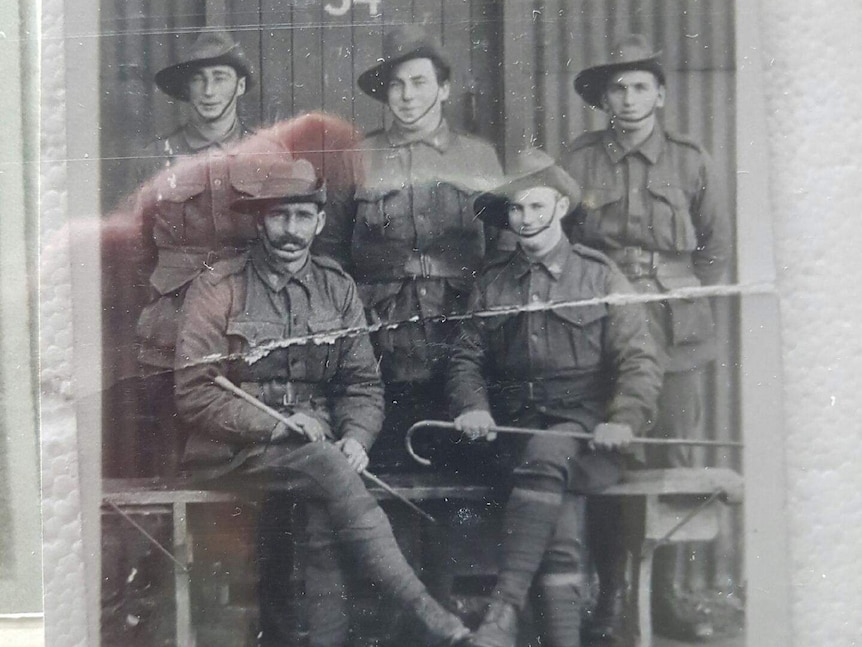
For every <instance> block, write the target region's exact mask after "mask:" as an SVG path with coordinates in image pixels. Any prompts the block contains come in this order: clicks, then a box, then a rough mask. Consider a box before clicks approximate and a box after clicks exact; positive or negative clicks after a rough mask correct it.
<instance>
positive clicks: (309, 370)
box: [303, 314, 344, 382]
mask: <svg viewBox="0 0 862 647" xmlns="http://www.w3.org/2000/svg"><path fill="white" fill-rule="evenodd" d="M308 335H309V339H308V340H307V341H306V343H305V344H303V349H304V351H305V377H304V378H303V379H305V380H306V381H308V382H326V381H328V380H330V379H332V378H333V377H334V376H335V373H336V372H337V371H338V354H339V349H340V348H341V340H342V337H343V335H344V323H343V321H342V320H341V317H339V316H338V315H326V314H324V315H321V316H320V317H318V318H314V319H309V320H308Z"/></svg>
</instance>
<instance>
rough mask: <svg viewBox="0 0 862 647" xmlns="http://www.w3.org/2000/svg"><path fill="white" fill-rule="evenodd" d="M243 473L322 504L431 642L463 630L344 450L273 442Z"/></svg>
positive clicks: (354, 554) (360, 564)
mask: <svg viewBox="0 0 862 647" xmlns="http://www.w3.org/2000/svg"><path fill="white" fill-rule="evenodd" d="M237 476H238V477H239V478H241V480H242V482H243V483H244V484H245V485H246V486H248V485H250V484H254V483H256V484H257V485H258V486H259V487H269V488H273V487H278V486H281V487H286V488H288V489H289V490H291V491H292V492H293V493H294V494H295V495H296V496H297V497H301V498H302V499H304V500H306V501H307V502H308V504H309V505H311V506H317V507H319V508H320V509H322V510H323V511H324V512H325V514H326V516H327V518H328V521H329V524H330V527H331V528H332V530H333V532H334V534H335V536H336V537H337V540H338V546H339V548H340V550H341V551H342V553H341V554H342V556H344V557H346V558H348V559H349V560H350V561H352V562H354V565H355V568H356V569H357V572H360V573H362V574H363V575H364V576H365V577H367V578H368V579H369V580H371V582H372V584H373V585H375V586H376V587H378V589H379V590H380V591H381V593H382V594H383V595H385V596H388V597H390V598H392V599H393V600H394V601H395V602H396V604H399V605H400V606H403V607H405V609H406V610H407V611H408V612H410V613H411V615H412V616H413V617H414V619H415V620H416V621H418V622H419V623H420V624H421V625H423V626H424V628H425V630H426V633H427V634H428V644H429V645H430V644H436V643H438V642H442V641H443V640H444V639H448V638H451V637H452V636H456V635H458V634H460V633H463V631H464V629H463V625H462V624H461V622H460V621H459V620H458V619H457V618H456V617H454V616H452V615H451V614H449V613H448V612H446V611H444V610H443V609H442V608H441V607H440V606H439V605H437V603H436V602H434V601H433V600H432V599H431V598H430V596H429V595H428V593H427V591H426V589H425V586H424V585H423V584H422V582H420V581H419V578H418V577H417V576H416V574H415V573H414V572H413V569H412V568H410V565H409V564H408V563H407V560H406V559H405V558H404V556H403V554H402V553H401V550H400V549H399V548H398V544H397V543H396V541H395V536H394V535H393V534H392V528H391V526H390V525H389V520H388V519H387V518H386V515H385V514H384V513H383V511H382V510H381V509H380V506H379V505H378V504H377V502H376V501H375V500H374V498H373V497H372V496H371V495H370V494H369V493H368V491H367V490H366V489H365V485H364V484H363V483H362V480H361V478H360V477H359V475H358V474H357V473H356V472H355V471H354V470H353V469H352V468H351V467H350V466H349V464H348V463H347V461H346V459H345V458H344V456H343V455H342V454H341V452H340V451H339V450H338V449H336V448H335V447H333V446H332V445H328V444H325V443H313V444H306V445H302V446H299V447H295V446H293V447H292V446H287V445H275V446H270V447H268V448H267V450H266V451H265V452H264V453H262V454H260V455H257V456H253V457H251V458H249V460H248V461H247V462H246V463H244V464H243V466H242V469H241V473H240V474H238V475H237Z"/></svg>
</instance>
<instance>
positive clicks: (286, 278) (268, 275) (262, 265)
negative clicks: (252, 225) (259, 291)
mask: <svg viewBox="0 0 862 647" xmlns="http://www.w3.org/2000/svg"><path fill="white" fill-rule="evenodd" d="M251 264H252V266H253V267H254V269H255V271H256V272H257V275H258V276H259V277H260V279H261V280H262V281H263V282H264V283H266V285H267V287H268V288H269V289H270V290H272V291H273V292H279V291H281V290H283V289H284V288H285V287H286V286H287V284H288V283H290V282H291V281H296V282H297V283H298V284H299V285H301V286H302V287H303V288H305V289H306V290H307V289H308V286H307V283H308V281H309V280H310V276H309V274H310V273H311V258H310V256H309V258H307V259H306V261H305V265H303V266H302V269H300V270H299V271H298V272H296V273H290V272H288V271H287V270H285V269H284V268H283V267H279V266H278V265H276V264H275V263H273V261H272V259H271V258H270V257H269V256H268V255H267V253H266V250H265V249H264V247H263V244H262V243H258V244H257V245H255V246H254V247H253V248H252V250H251Z"/></svg>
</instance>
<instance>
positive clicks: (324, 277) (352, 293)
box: [175, 158, 468, 647]
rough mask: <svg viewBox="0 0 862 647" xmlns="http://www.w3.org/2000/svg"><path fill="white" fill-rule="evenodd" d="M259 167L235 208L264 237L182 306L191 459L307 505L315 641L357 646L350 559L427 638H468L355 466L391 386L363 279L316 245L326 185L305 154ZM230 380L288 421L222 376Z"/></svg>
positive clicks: (216, 473)
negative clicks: (347, 574)
mask: <svg viewBox="0 0 862 647" xmlns="http://www.w3.org/2000/svg"><path fill="white" fill-rule="evenodd" d="M261 171H262V172H261V181H259V182H257V183H250V185H249V186H248V187H247V195H245V196H243V197H241V198H239V199H238V200H237V201H236V202H234V204H233V205H232V207H233V209H234V210H236V211H239V212H241V213H247V214H252V215H253V217H254V218H255V221H256V223H257V231H258V233H259V240H258V241H257V243H256V244H255V245H254V246H253V247H252V248H251V250H250V251H249V252H248V253H247V254H245V255H242V256H240V257H237V258H233V259H230V260H226V261H222V262H220V263H217V264H216V265H215V266H214V267H213V268H212V270H211V271H208V272H206V273H204V274H202V275H201V276H200V277H199V278H197V279H196V280H195V281H194V283H193V284H192V285H191V287H190V289H189V291H188V295H187V297H186V300H185V303H184V306H183V316H182V320H181V324H180V332H179V337H178V340H177V356H176V377H175V379H176V403H177V408H178V410H179V412H180V414H181V415H182V416H183V418H184V419H185V420H186V421H187V422H188V423H190V424H191V425H192V426H193V428H194V429H193V431H192V432H191V433H190V435H189V440H188V442H187V444H186V450H185V459H186V461H187V462H188V463H189V464H190V466H192V467H193V468H196V469H197V470H198V473H199V475H200V476H201V477H202V478H211V479H215V480H217V481H218V482H220V483H221V484H223V485H226V486H230V485H235V486H238V487H242V488H244V489H247V488H258V489H261V490H264V491H271V490H281V491H285V490H286V491H288V492H290V493H292V494H293V495H294V496H295V497H297V498H298V499H300V500H303V501H304V502H306V503H307V506H308V509H309V516H310V522H309V535H310V538H309V539H310V541H309V547H310V548H309V549H310V553H311V554H310V555H309V569H308V571H307V573H306V578H305V582H306V595H307V598H308V603H309V604H308V607H309V618H308V624H309V644H310V645H312V646H315V647H344V645H346V644H347V640H348V631H347V630H348V626H347V608H346V597H345V595H344V573H343V570H342V564H343V563H344V560H349V562H350V563H351V565H352V567H353V568H354V569H355V571H356V572H359V573H362V575H363V576H364V577H366V578H368V579H370V580H371V582H372V583H373V585H374V586H375V589H376V590H377V591H379V592H380V593H381V594H383V595H385V596H387V597H388V598H390V599H392V600H394V602H395V603H396V604H397V605H398V606H399V607H400V608H402V609H404V610H405V611H406V612H407V614H408V616H409V617H410V618H411V619H412V620H413V622H414V623H415V624H416V625H417V626H418V627H419V628H420V631H421V632H422V634H423V642H422V644H423V645H428V646H444V645H449V646H452V645H458V644H461V643H462V641H463V640H464V639H465V637H466V636H467V635H468V631H467V630H466V629H465V627H464V625H463V624H462V623H461V621H460V620H459V619H458V618H457V617H456V616H454V615H452V614H451V613H449V612H447V611H445V610H444V609H443V608H442V607H441V606H440V605H439V604H438V603H437V602H436V601H435V600H434V599H433V598H432V597H431V596H430V595H429V594H428V592H427V590H426V589H425V587H424V585H423V584H422V583H421V582H420V581H419V579H418V578H417V577H416V574H415V573H414V572H413V570H412V569H411V568H410V566H409V565H408V564H407V562H406V560H405V559H404V556H403V555H402V553H401V551H400V550H399V548H398V545H397V543H396V541H395V538H394V536H393V534H392V529H391V527H390V524H389V521H388V519H387V518H386V516H385V515H384V513H383V511H382V510H381V509H380V507H379V506H378V504H377V502H376V501H375V499H374V498H373V497H372V496H371V495H370V494H369V493H368V491H367V490H366V488H365V486H364V484H363V482H362V480H361V478H360V475H359V473H360V472H362V471H363V470H364V469H365V466H366V465H367V463H368V455H367V451H368V449H369V448H370V446H371V444H372V442H373V441H374V438H375V436H376V435H377V433H378V432H379V430H380V426H381V423H382V417H383V388H382V385H381V382H380V377H379V373H378V370H377V365H376V362H375V359H374V355H373V352H372V348H371V343H370V341H369V339H368V335H367V333H365V332H357V329H360V331H361V329H362V328H363V327H364V324H365V318H364V314H363V310H362V305H361V303H360V301H359V298H358V297H357V292H356V285H355V284H354V282H353V280H352V279H351V278H350V277H349V276H348V275H347V274H345V273H344V272H343V271H342V269H341V268H340V266H339V265H338V264H337V263H335V262H333V261H329V260H327V259H323V258H317V257H314V256H312V255H310V253H309V248H310V245H311V243H312V241H313V240H314V237H315V236H316V235H317V234H319V233H320V231H321V230H322V229H323V226H324V223H325V220H326V215H325V213H324V211H323V210H322V208H321V205H322V204H323V203H324V202H325V189H324V188H323V186H322V182H320V181H318V180H317V178H316V177H315V173H314V170H313V167H312V166H311V164H310V163H309V162H307V161H305V160H296V161H293V162H291V161H287V160H284V159H280V158H274V160H273V161H272V164H271V165H270V166H269V167H268V168H262V169H261ZM252 184H254V185H252ZM225 377H226V378H227V379H228V380H230V381H231V382H232V383H233V384H234V385H236V386H238V387H240V388H241V389H242V390H244V391H246V392H247V393H249V394H251V395H254V396H255V397H256V398H258V399H260V400H261V401H263V402H264V404H267V405H269V406H270V407H272V408H274V409H276V411H277V412H278V413H280V414H281V415H282V416H283V417H284V418H286V421H284V420H283V421H276V420H275V419H274V418H273V417H272V416H271V415H270V414H268V413H266V412H264V411H261V410H260V409H259V408H257V407H255V406H254V405H253V404H252V403H250V402H248V401H247V400H246V399H244V398H242V397H239V396H238V395H236V394H235V393H232V392H231V391H230V390H225V389H224V388H222V387H220V386H219V385H218V383H217V382H218V379H219V378H225ZM287 541H290V539H289V538H288V539H287ZM288 549H289V546H285V550H288Z"/></svg>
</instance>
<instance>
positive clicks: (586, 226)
mask: <svg viewBox="0 0 862 647" xmlns="http://www.w3.org/2000/svg"><path fill="white" fill-rule="evenodd" d="M622 199H623V190H622V188H621V187H614V186H610V187H588V188H586V189H585V190H584V199H583V201H582V207H583V231H582V238H583V240H582V241H581V242H584V243H586V244H593V245H598V246H599V247H605V246H606V245H607V244H608V243H609V242H614V241H619V240H620V239H621V238H622V235H623V225H624V222H623V218H622V213H621V209H619V208H615V205H617V204H618V203H621V202H622Z"/></svg>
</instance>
